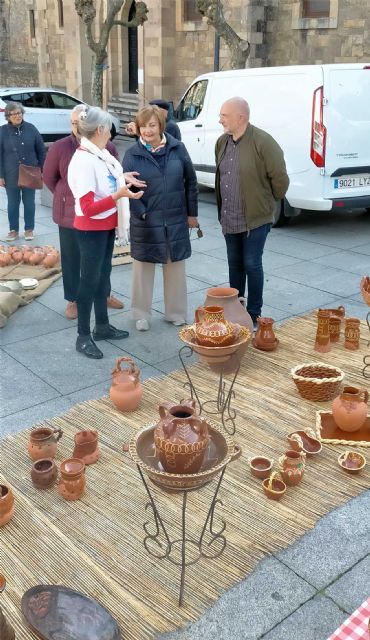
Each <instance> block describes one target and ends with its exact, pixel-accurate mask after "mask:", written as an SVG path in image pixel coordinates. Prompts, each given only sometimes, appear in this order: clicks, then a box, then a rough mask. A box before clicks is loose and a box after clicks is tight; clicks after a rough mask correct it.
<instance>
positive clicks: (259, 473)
mask: <svg viewBox="0 0 370 640" xmlns="http://www.w3.org/2000/svg"><path fill="white" fill-rule="evenodd" d="M272 465H273V461H272V460H271V459H270V458H264V457H263V456H255V457H254V458H250V460H249V466H250V468H251V474H252V476H254V477H255V478H260V479H261V480H264V479H265V478H268V477H269V475H270V473H271V469H272Z"/></svg>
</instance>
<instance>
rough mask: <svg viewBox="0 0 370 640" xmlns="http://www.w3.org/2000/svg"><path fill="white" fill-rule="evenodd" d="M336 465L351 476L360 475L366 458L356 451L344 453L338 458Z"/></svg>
mask: <svg viewBox="0 0 370 640" xmlns="http://www.w3.org/2000/svg"><path fill="white" fill-rule="evenodd" d="M338 464H339V465H340V466H341V467H342V469H344V471H347V473H351V474H352V475H354V474H356V473H360V471H361V470H362V469H363V468H364V466H365V464H366V458H365V456H364V455H362V453H359V452H358V451H344V452H343V453H341V454H340V456H339V458H338Z"/></svg>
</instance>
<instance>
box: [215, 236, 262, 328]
mask: <svg viewBox="0 0 370 640" xmlns="http://www.w3.org/2000/svg"><path fill="white" fill-rule="evenodd" d="M270 229H271V224H264V225H262V226H261V227H258V228H257V229H253V230H252V231H249V232H248V231H245V232H244V233H226V234H225V240H226V249H227V261H228V264H229V280H230V287H234V288H235V289H237V290H238V291H239V296H240V297H242V298H243V297H244V294H245V285H246V281H247V284H248V298H247V311H248V313H249V315H250V316H251V318H252V320H255V319H256V318H258V317H259V316H260V315H261V311H262V303H263V299H262V294H263V266H262V254H263V249H264V247H265V242H266V238H267V234H268V233H269V231H270Z"/></svg>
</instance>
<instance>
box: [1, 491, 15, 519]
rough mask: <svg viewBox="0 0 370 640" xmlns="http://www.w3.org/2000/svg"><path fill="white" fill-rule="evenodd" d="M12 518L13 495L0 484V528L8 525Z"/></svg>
mask: <svg viewBox="0 0 370 640" xmlns="http://www.w3.org/2000/svg"><path fill="white" fill-rule="evenodd" d="M13 516H14V495H13V491H12V490H11V488H10V487H7V486H6V485H5V484H0V527H3V526H4V525H6V524H8V522H9V521H10V520H11V519H12V517H13Z"/></svg>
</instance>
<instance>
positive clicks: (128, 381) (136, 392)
mask: <svg viewBox="0 0 370 640" xmlns="http://www.w3.org/2000/svg"><path fill="white" fill-rule="evenodd" d="M122 363H125V365H126V368H125V369H122V367H121V365H122ZM139 376H140V369H139V368H138V367H137V366H136V364H135V363H134V361H133V359H132V358H129V357H123V358H118V360H117V361H116V366H115V368H114V369H113V371H112V386H111V388H110V391H109V396H110V399H111V400H112V402H113V404H114V406H115V407H117V409H119V410H120V411H134V410H135V409H137V407H138V406H139V404H140V401H141V398H142V397H143V388H142V386H141V383H140V379H139Z"/></svg>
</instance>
